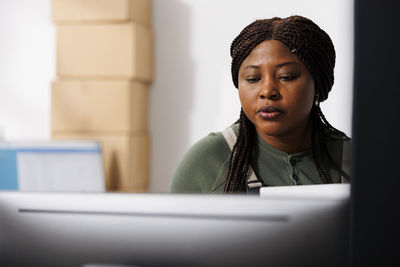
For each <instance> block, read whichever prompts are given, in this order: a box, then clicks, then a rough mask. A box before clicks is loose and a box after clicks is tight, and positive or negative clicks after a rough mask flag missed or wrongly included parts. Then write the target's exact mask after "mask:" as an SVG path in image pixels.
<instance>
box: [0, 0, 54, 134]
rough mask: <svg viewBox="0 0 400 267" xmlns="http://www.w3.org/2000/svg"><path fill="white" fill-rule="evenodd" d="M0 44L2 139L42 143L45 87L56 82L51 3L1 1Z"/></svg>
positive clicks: (47, 108)
mask: <svg viewBox="0 0 400 267" xmlns="http://www.w3.org/2000/svg"><path fill="white" fill-rule="evenodd" d="M0 38H1V41H0V128H3V136H4V138H5V139H13V140H15V139H19V140H26V139H29V140H32V139H35V140H36V139H47V138H49V136H50V130H49V129H50V81H51V80H53V79H54V77H55V32H54V26H53V24H52V23H51V21H50V0H35V1H32V0H0ZM0 135H1V134H0Z"/></svg>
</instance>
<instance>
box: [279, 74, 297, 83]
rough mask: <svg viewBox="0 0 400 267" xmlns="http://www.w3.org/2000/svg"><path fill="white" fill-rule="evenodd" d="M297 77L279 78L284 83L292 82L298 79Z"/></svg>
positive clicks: (285, 76)
mask: <svg viewBox="0 0 400 267" xmlns="http://www.w3.org/2000/svg"><path fill="white" fill-rule="evenodd" d="M297 77H298V76H297V75H283V76H280V77H279V80H281V81H284V82H290V81H293V80H296V79H297Z"/></svg>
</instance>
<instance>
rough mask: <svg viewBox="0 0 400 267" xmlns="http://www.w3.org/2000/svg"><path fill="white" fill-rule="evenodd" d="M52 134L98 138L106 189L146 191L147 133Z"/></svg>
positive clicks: (87, 138)
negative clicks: (100, 146)
mask: <svg viewBox="0 0 400 267" xmlns="http://www.w3.org/2000/svg"><path fill="white" fill-rule="evenodd" d="M52 138H53V139H64V140H65V139H70V140H96V141H99V142H100V143H101V144H102V150H103V158H104V166H105V174H106V188H107V191H119V192H146V191H147V188H148V180H149V137H148V135H109V134H100V133H90V132H58V131H53V132H52Z"/></svg>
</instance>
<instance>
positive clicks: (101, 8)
mask: <svg viewBox="0 0 400 267" xmlns="http://www.w3.org/2000/svg"><path fill="white" fill-rule="evenodd" d="M150 14H151V3H150V0H52V19H53V21H54V22H55V23H56V24H66V23H75V24H84V23H121V22H127V21H133V22H138V23H143V24H145V25H149V24H150Z"/></svg>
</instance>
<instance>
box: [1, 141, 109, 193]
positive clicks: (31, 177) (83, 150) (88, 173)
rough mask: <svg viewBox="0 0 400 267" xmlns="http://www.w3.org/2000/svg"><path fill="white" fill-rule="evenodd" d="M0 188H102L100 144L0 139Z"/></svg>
mask: <svg viewBox="0 0 400 267" xmlns="http://www.w3.org/2000/svg"><path fill="white" fill-rule="evenodd" d="M0 190H19V191H75V192H76V191H79V192H87V191H96V192H103V191H104V190H105V180H104V168H103V160H102V154H101V147H100V144H99V143H98V142H94V141H93V142H92V141H49V142H0Z"/></svg>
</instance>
